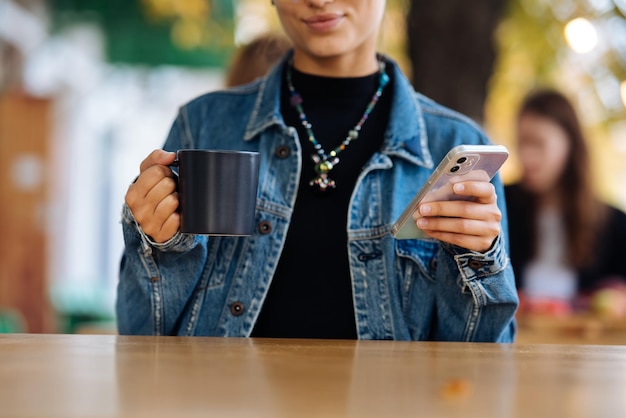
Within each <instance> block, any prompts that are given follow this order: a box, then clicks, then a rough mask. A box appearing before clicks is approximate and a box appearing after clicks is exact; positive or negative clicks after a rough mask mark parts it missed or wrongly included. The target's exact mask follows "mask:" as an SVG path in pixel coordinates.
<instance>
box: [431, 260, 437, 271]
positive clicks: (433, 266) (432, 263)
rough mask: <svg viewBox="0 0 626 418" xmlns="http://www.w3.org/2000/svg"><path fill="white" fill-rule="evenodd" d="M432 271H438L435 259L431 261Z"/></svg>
mask: <svg viewBox="0 0 626 418" xmlns="http://www.w3.org/2000/svg"><path fill="white" fill-rule="evenodd" d="M430 269H431V270H437V259H436V258H433V259H432V260H430Z"/></svg>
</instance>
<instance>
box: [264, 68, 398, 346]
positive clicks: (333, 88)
mask: <svg viewBox="0 0 626 418" xmlns="http://www.w3.org/2000/svg"><path fill="white" fill-rule="evenodd" d="M378 80H379V73H378V72H376V73H375V74H372V75H369V76H365V77H356V78H329V77H320V76H314V75H310V74H305V73H301V72H299V71H297V70H295V69H292V81H293V85H294V88H295V90H296V91H297V92H298V93H300V95H301V96H302V100H303V101H302V108H303V110H304V113H305V114H306V118H307V119H308V121H309V122H310V123H311V125H312V130H313V133H314V134H315V138H316V139H317V141H318V142H319V143H320V144H321V145H322V147H323V148H324V150H325V151H326V154H328V153H329V152H330V151H331V150H332V149H334V148H335V147H336V146H337V145H339V144H340V143H341V142H342V141H343V140H344V139H345V138H346V135H347V133H348V131H349V130H350V129H352V128H353V127H354V126H355V125H356V124H357V122H358V121H359V120H360V119H361V117H362V116H363V113H364V112H365V109H366V107H367V105H368V104H369V102H370V100H371V98H372V96H373V94H374V92H375V91H376V89H377V88H378ZM392 85H393V80H390V82H389V84H387V86H386V87H385V88H384V90H383V94H382V96H381V98H380V100H379V101H378V103H377V104H376V106H375V107H374V110H373V111H372V113H371V114H370V115H369V117H368V119H367V121H366V122H365V123H364V124H363V126H362V129H361V132H360V135H359V138H358V139H356V140H354V141H352V142H351V143H350V144H349V145H348V146H347V148H346V149H345V150H344V151H342V152H341V153H340V154H339V155H338V157H339V160H340V161H339V163H338V164H337V165H336V166H335V167H334V168H333V169H332V170H331V171H330V173H329V177H330V178H332V179H333V180H335V181H336V184H337V187H336V188H335V189H333V190H329V191H327V192H325V193H323V194H320V193H319V192H316V191H315V190H314V189H313V188H312V187H311V186H309V181H310V180H311V179H313V178H314V177H316V173H315V171H314V169H313V167H314V164H313V161H312V160H311V155H312V154H314V149H313V145H312V144H311V143H310V142H309V140H308V138H307V134H306V131H305V129H304V127H303V126H302V124H301V123H300V119H299V115H298V112H297V111H296V109H295V108H293V107H292V106H291V104H290V102H289V98H290V93H289V89H288V87H287V83H286V78H285V76H284V75H283V87H282V91H281V112H282V114H283V117H284V119H285V122H286V124H287V125H288V126H293V127H295V128H296V129H297V131H298V135H299V138H300V144H301V146H302V150H303V153H302V155H303V156H302V158H303V164H302V175H301V178H300V185H299V189H298V196H297V199H296V204H295V208H294V212H293V216H292V219H291V223H290V226H289V230H288V233H287V237H286V242H285V247H284V249H283V252H282V254H281V257H280V260H279V263H278V266H277V269H276V273H275V275H274V278H273V280H272V284H271V286H270V289H269V292H268V295H267V297H266V300H265V302H264V304H263V307H262V309H261V313H260V315H259V318H258V320H257V322H256V325H255V328H254V330H253V332H252V336H254V337H284V338H337V339H355V338H357V332H356V324H355V314H354V305H353V298H352V281H351V277H350V268H349V260H348V238H347V232H346V231H347V223H348V207H349V203H350V198H351V196H352V191H353V189H354V187H355V184H356V181H357V178H358V176H359V174H360V173H361V170H362V168H363V166H364V165H365V163H366V162H367V161H368V160H369V159H370V158H371V157H372V155H373V154H374V153H375V152H376V151H378V150H379V149H380V148H381V146H382V143H383V139H384V133H385V130H386V127H387V121H388V119H389V111H390V108H391V94H392Z"/></svg>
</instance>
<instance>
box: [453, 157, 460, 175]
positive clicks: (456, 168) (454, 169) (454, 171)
mask: <svg viewBox="0 0 626 418" xmlns="http://www.w3.org/2000/svg"><path fill="white" fill-rule="evenodd" d="M460 160H462V158H460ZM460 168H461V167H459V166H458V165H455V166H454V167H452V168H451V169H450V172H451V173H456V172H457V171H459V169H460Z"/></svg>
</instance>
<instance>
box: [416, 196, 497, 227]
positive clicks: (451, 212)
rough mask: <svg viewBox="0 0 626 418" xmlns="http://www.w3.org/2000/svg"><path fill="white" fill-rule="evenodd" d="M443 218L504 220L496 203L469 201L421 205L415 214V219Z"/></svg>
mask: <svg viewBox="0 0 626 418" xmlns="http://www.w3.org/2000/svg"><path fill="white" fill-rule="evenodd" d="M441 216H443V217H448V218H461V219H477V220H483V221H497V222H500V220H501V219H502V213H501V212H500V208H499V207H498V205H496V203H495V202H493V203H490V204H485V203H478V202H472V201H467V200H450V201H444V202H429V203H426V204H423V205H421V206H420V207H419V208H418V210H417V211H416V212H415V213H414V214H413V218H414V219H419V218H424V217H428V218H433V217H441Z"/></svg>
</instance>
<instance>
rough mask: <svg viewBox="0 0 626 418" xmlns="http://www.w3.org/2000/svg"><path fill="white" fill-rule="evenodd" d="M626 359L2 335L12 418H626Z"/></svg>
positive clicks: (580, 350) (530, 349) (385, 346)
mask: <svg viewBox="0 0 626 418" xmlns="http://www.w3.org/2000/svg"><path fill="white" fill-rule="evenodd" d="M624 416H626V347H623V346H589V345H546V344H543V345H523V344H512V345H508V344H466V343H426V342H393V341H325V340H272V339H235V338H181V337H124V336H114V335H35V334H13V335H0V417H12V418H19V417H62V418H71V417H81V418H82V417H151V418H158V417H272V418H277V417H290V418H293V417H463V418H472V417H480V418H485V417H498V418H506V417H533V418H538V417H539V418H540V417H567V418H577V417H594V418H596V417H602V418H606V417H624Z"/></svg>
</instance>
